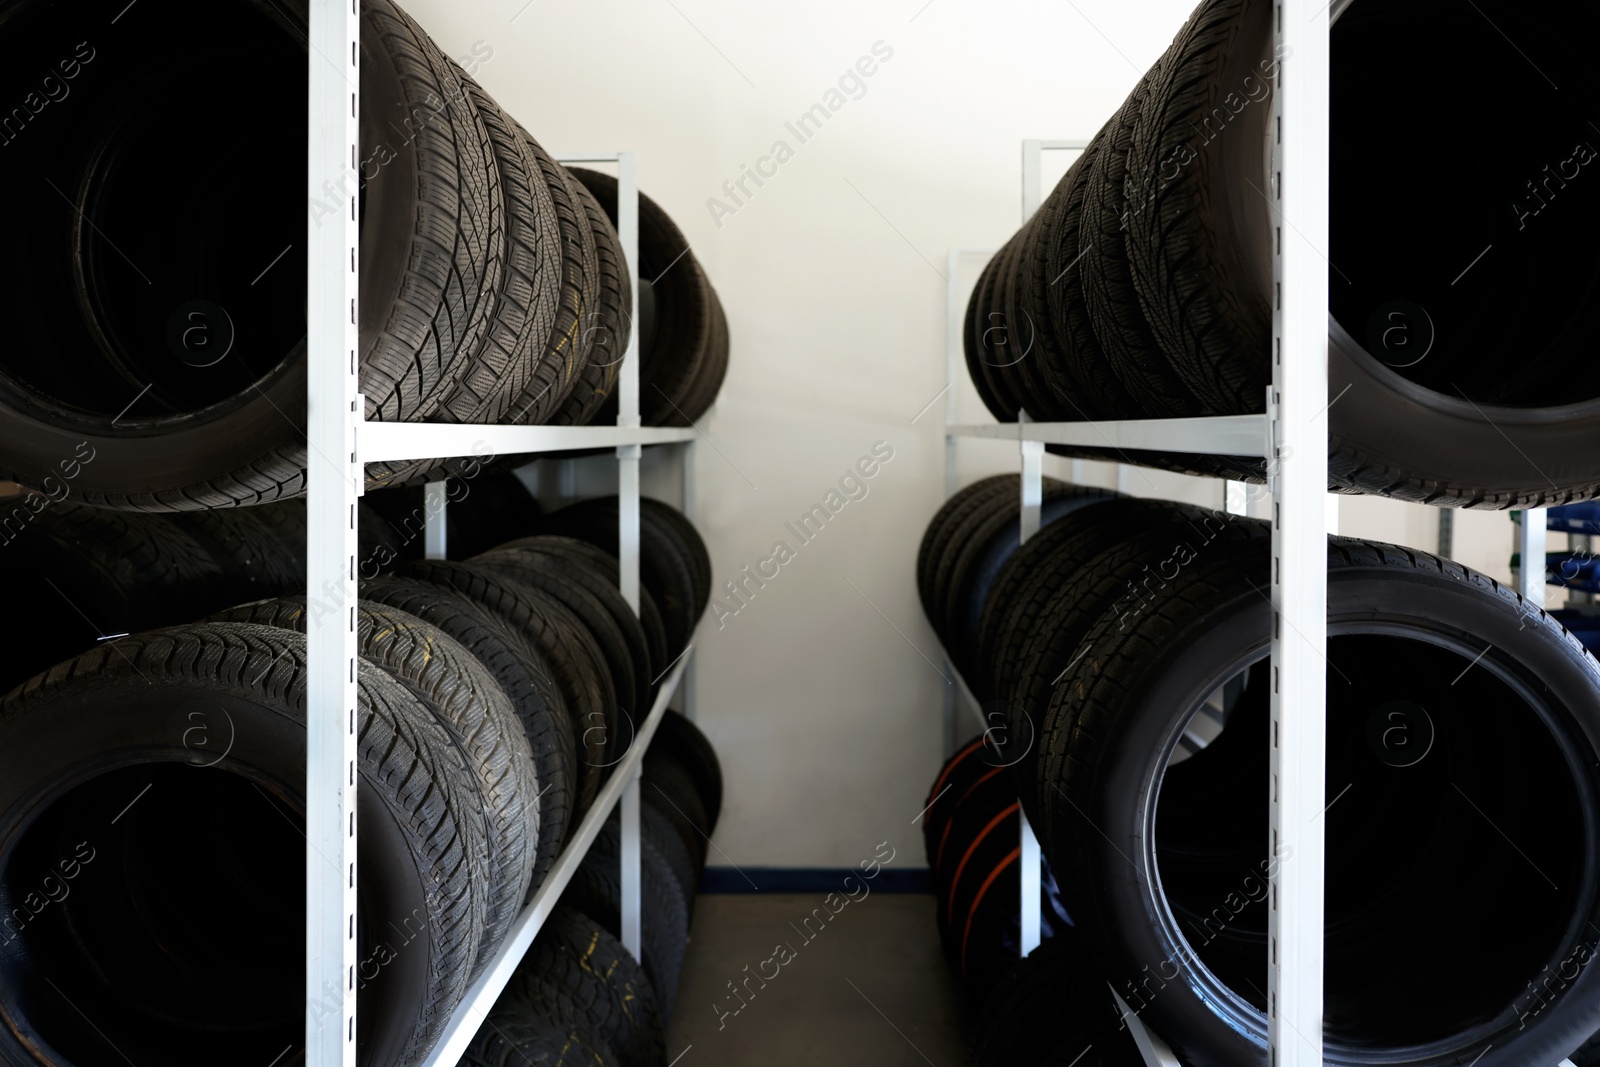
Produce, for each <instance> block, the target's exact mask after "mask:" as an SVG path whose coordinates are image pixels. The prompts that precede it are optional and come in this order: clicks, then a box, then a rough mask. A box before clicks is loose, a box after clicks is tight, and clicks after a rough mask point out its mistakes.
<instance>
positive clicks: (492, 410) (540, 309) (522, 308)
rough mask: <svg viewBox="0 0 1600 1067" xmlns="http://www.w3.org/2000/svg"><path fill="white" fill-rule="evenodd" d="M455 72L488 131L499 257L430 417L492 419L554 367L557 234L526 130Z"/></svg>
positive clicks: (410, 468) (401, 474)
mask: <svg viewBox="0 0 1600 1067" xmlns="http://www.w3.org/2000/svg"><path fill="white" fill-rule="evenodd" d="M456 74H457V77H458V78H459V79H460V82H461V85H462V87H463V89H464V90H465V92H466V96H467V99H468V100H469V101H470V103H471V105H472V107H473V109H474V111H475V112H476V113H477V115H478V117H479V119H480V120H482V122H483V125H484V130H485V131H486V133H487V134H488V137H489V144H490V147H491V149H492V151H493V154H494V164H495V170H496V172H497V173H498V175H499V179H500V191H501V195H502V198H503V200H504V203H505V214H504V218H503V225H504V235H503V240H504V246H505V264H504V269H503V271H502V272H501V279H500V289H499V292H498V293H497V294H496V298H495V302H494V310H493V315H492V318H491V321H490V323H489V327H488V329H487V331H486V333H485V335H484V338H483V343H482V344H481V345H479V346H478V347H477V348H476V349H475V350H474V351H472V352H471V353H470V358H469V359H467V360H466V361H465V363H464V365H463V366H462V368H461V372H460V375H459V377H458V378H457V380H456V381H455V382H454V384H453V385H452V386H451V387H450V389H449V390H448V391H447V392H446V393H445V394H444V395H443V396H442V397H441V398H440V401H439V405H438V408H437V409H436V410H435V411H434V413H433V418H434V419H435V420H436V421H441V422H464V423H493V422H499V421H500V420H501V419H503V418H504V417H505V416H506V415H507V414H508V413H509V411H510V409H511V404H512V402H513V401H514V400H515V399H516V398H517V397H518V396H521V395H523V394H524V393H525V392H530V393H537V392H539V391H541V390H543V389H545V388H547V387H548V386H549V385H550V384H551V383H552V382H553V381H554V379H555V377H556V375H557V373H558V371H559V368H557V367H554V366H553V365H552V362H551V361H550V360H549V359H547V358H546V356H547V353H546V352H545V348H544V345H545V342H546V340H547V339H548V338H549V337H550V332H551V330H552V329H553V328H554V326H555V315H556V300H557V298H558V296H559V294H560V292H561V283H560V279H561V243H560V242H561V235H560V230H559V227H558V225H557V223H556V208H555V202H554V201H553V200H552V199H551V195H550V189H549V186H547V185H546V184H545V180H544V175H543V173H542V172H541V171H540V168H539V164H538V161H537V160H536V159H535V158H534V156H533V152H532V150H531V149H530V148H529V140H530V138H529V137H528V134H527V131H526V130H524V129H523V128H522V127H521V126H520V125H518V123H517V121H516V120H515V119H513V118H512V117H511V116H510V115H508V114H506V112H505V111H504V110H503V109H502V108H501V107H500V105H499V104H498V103H496V102H495V100H494V98H493V97H492V96H490V95H489V94H488V92H487V91H485V90H484V88H483V87H482V86H481V85H479V84H478V83H477V82H476V81H474V80H473V79H472V77H471V76H470V75H468V74H467V73H466V72H465V71H464V70H461V69H460V68H459V67H457V68H456ZM442 466H443V464H441V463H440V462H437V461H432V460H418V461H414V462H406V463H401V464H395V465H389V464H381V463H374V464H368V466H367V476H368V478H369V480H371V481H375V482H377V483H379V484H383V485H400V484H405V483H407V482H408V481H411V480H414V479H416V478H417V477H418V476H419V475H423V474H431V473H434V472H437V471H438V470H440V469H441V468H442Z"/></svg>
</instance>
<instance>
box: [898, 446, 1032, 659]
mask: <svg viewBox="0 0 1600 1067" xmlns="http://www.w3.org/2000/svg"><path fill="white" fill-rule="evenodd" d="M1016 484H1017V481H1016V475H1012V474H991V475H990V476H989V477H987V478H980V479H978V480H977V481H975V482H973V483H972V484H971V485H968V486H964V487H963V488H961V489H959V490H957V491H956V492H955V493H953V494H951V496H950V499H948V500H946V501H945V502H944V503H943V504H941V505H940V506H939V510H938V511H936V512H934V513H933V518H931V519H929V520H928V526H927V529H925V530H924V531H923V532H922V542H921V544H920V545H919V546H918V548H917V595H918V598H919V599H920V600H921V601H922V613H923V614H924V615H926V616H927V617H928V625H930V626H932V627H933V630H934V632H935V633H939V634H940V639H941V640H943V636H944V635H943V634H942V633H940V627H941V625H942V621H943V618H944V611H943V606H942V604H941V602H940V600H939V598H938V596H937V594H936V593H935V583H936V582H937V581H938V578H939V561H940V560H941V559H942V558H943V557H944V552H945V548H946V546H948V545H949V544H950V540H951V538H953V537H954V536H955V532H956V527H957V526H958V525H959V524H960V522H961V521H962V520H963V519H964V518H965V517H966V516H967V515H969V514H970V513H971V512H972V511H973V510H974V509H975V508H982V507H987V506H988V504H989V502H990V501H992V500H996V499H998V498H999V497H1000V496H1001V495H1002V494H1004V493H1005V492H1007V491H1008V489H1011V488H1013V487H1015V486H1016ZM1019 493H1020V491H1019ZM1019 499H1020V496H1019Z"/></svg>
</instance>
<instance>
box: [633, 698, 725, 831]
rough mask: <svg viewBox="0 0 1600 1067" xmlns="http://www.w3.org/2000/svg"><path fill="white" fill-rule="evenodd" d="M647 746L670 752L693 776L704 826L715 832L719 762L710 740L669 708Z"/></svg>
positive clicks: (719, 799) (719, 803)
mask: <svg viewBox="0 0 1600 1067" xmlns="http://www.w3.org/2000/svg"><path fill="white" fill-rule="evenodd" d="M650 747H651V748H652V749H653V750H654V751H656V752H665V753H669V754H671V756H672V757H673V758H674V759H675V760H676V761H677V762H678V765H679V766H681V767H682V768H683V769H684V770H685V771H687V772H688V773H689V775H690V776H691V777H692V778H693V779H694V784H695V791H696V792H697V793H698V794H699V795H700V801H701V803H702V804H703V805H704V806H705V813H706V829H707V831H708V832H713V833H714V832H715V831H716V829H717V819H718V817H719V816H721V814H722V764H721V762H720V761H718V759H717V750H716V749H715V748H714V747H712V744H711V740H710V739H709V738H708V737H706V735H705V734H703V733H701V732H700V728H699V727H698V726H696V725H695V724H694V723H693V722H691V721H689V719H688V718H686V717H685V716H684V715H683V713H682V712H678V711H673V710H672V709H671V708H668V709H667V712H666V714H665V715H664V716H663V717H662V719H661V725H660V726H658V727H656V736H655V738H654V739H653V740H652V741H651V743H650Z"/></svg>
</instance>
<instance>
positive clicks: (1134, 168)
mask: <svg viewBox="0 0 1600 1067" xmlns="http://www.w3.org/2000/svg"><path fill="white" fill-rule="evenodd" d="M1275 10H1276V8H1275V7H1274V5H1273V4H1271V3H1269V2H1267V0H1203V2H1202V3H1200V4H1199V6H1198V7H1196V9H1195V11H1194V12H1193V14H1192V15H1191V17H1190V18H1189V20H1188V22H1187V23H1186V24H1185V25H1184V27H1183V28H1182V30H1181V31H1179V33H1178V34H1177V36H1176V37H1175V38H1174V40H1173V41H1172V44H1171V45H1170V46H1169V47H1168V48H1167V50H1166V51H1165V53H1164V54H1163V55H1162V56H1161V57H1160V59H1158V60H1157V62H1156V63H1155V65H1154V66H1152V67H1151V69H1150V70H1149V71H1148V72H1147V73H1146V74H1145V75H1144V77H1143V78H1141V79H1140V81H1139V83H1138V84H1137V85H1136V86H1135V87H1134V89H1133V91H1132V92H1131V93H1130V94H1129V95H1128V97H1127V99H1126V100H1125V101H1124V102H1123V104H1122V106H1121V107H1120V108H1119V109H1118V110H1117V111H1116V113H1115V114H1113V115H1112V116H1111V118H1110V119H1109V120H1108V121H1107V122H1106V124H1105V125H1104V126H1103V127H1101V129H1100V130H1099V131H1098V132H1097V133H1096V134H1095V136H1094V138H1093V139H1092V140H1091V141H1090V142H1089V143H1088V146H1087V148H1085V149H1084V151H1083V152H1082V153H1081V154H1080V155H1079V156H1078V158H1077V159H1076V161H1075V162H1074V163H1073V164H1072V166H1071V169H1069V170H1068V171H1067V174H1066V176H1065V177H1064V178H1063V179H1062V180H1061V181H1060V182H1059V184H1057V186H1056V187H1055V189H1054V190H1053V192H1051V194H1050V195H1049V197H1048V198H1047V199H1046V200H1045V201H1044V203H1043V204H1042V205H1041V206H1040V208H1039V210H1038V211H1037V212H1036V213H1035V214H1034V215H1033V216H1032V218H1030V219H1029V221H1028V222H1027V223H1026V224H1025V225H1024V226H1023V227H1022V228H1021V229H1020V230H1019V231H1018V232H1017V233H1016V234H1015V235H1014V236H1013V237H1012V238H1011V239H1010V240H1009V241H1008V242H1007V243H1006V244H1005V246H1004V247H1003V248H1002V249H1001V250H1000V251H999V253H998V254H996V255H995V256H994V257H993V258H992V259H991V260H990V261H989V263H988V265H987V266H986V267H985V269H984V271H983V273H982V275H981V277H980V278H979V280H978V282H977V286H976V288H975V289H974V291H973V293H972V296H971V298H970V301H969V303H968V305H967V314H966V326H965V331H964V336H965V346H966V357H967V364H968V368H969V371H970V373H971V377H972V381H973V383H974V384H975V385H976V386H977V389H978V392H979V394H980V396H981V397H982V399H983V401H984V403H985V404H986V405H987V406H988V408H989V409H990V410H991V411H992V412H993V413H994V414H995V415H996V417H998V418H999V419H1001V420H1002V421H1013V422H1014V421H1016V420H1017V418H1018V417H1019V411H1023V410H1025V411H1026V413H1027V414H1028V416H1029V417H1030V418H1032V419H1033V420H1035V421H1079V420H1107V419H1138V418H1170V417H1181V416H1207V415H1233V414H1243V413H1253V412H1261V411H1263V410H1265V407H1264V405H1265V401H1266V389H1267V385H1268V383H1269V382H1270V381H1271V380H1272V362H1273V361H1272V358H1271V350H1272V316H1273V311H1274V309H1275V308H1277V307H1278V301H1277V297H1276V295H1275V294H1276V292H1277V290H1276V289H1275V288H1274V286H1275V282H1274V275H1273V250H1274V242H1275V241H1276V242H1277V244H1278V245H1279V246H1281V245H1284V244H1286V243H1288V242H1290V241H1299V242H1303V243H1304V242H1310V243H1312V244H1313V245H1315V242H1314V241H1313V240H1312V239H1311V238H1308V237H1307V236H1306V235H1305V234H1304V233H1303V232H1302V230H1304V229H1306V228H1307V227H1306V224H1305V223H1302V225H1301V226H1300V227H1296V225H1295V220H1294V219H1293V218H1286V217H1285V216H1284V215H1283V214H1282V211H1281V204H1280V202H1279V200H1278V197H1279V196H1280V191H1279V185H1280V180H1279V179H1280V177H1281V170H1282V167H1281V165H1280V164H1279V163H1278V162H1277V161H1276V153H1277V152H1278V150H1279V148H1280V145H1281V142H1282V140H1283V138H1282V136H1281V133H1282V131H1281V127H1279V126H1277V125H1275V124H1274V119H1273V116H1274V114H1275V111H1274V109H1275V107H1276V99H1275V97H1276V92H1277V89H1278V86H1279V83H1280V79H1281V76H1282V71H1283V70H1284V69H1285V68H1286V67H1289V66H1292V64H1293V63H1294V59H1293V57H1292V55H1288V54H1286V53H1285V52H1284V51H1283V50H1282V47H1281V46H1279V47H1274V44H1273V12H1274V11H1275ZM1558 12H1559V14H1558ZM1474 14H1475V15H1476V16H1478V17H1474V18H1464V17H1461V16H1460V15H1459V13H1457V12H1455V11H1453V10H1450V9H1448V8H1447V7H1441V5H1439V4H1437V3H1436V2H1434V0H1401V2H1399V3H1394V4H1375V5H1366V4H1357V5H1353V6H1352V8H1351V9H1350V10H1349V11H1347V12H1342V13H1341V14H1340V16H1339V18H1338V21H1337V23H1336V24H1335V26H1334V27H1333V30H1332V72H1331V93H1332V116H1331V132H1330V149H1329V152H1328V158H1329V160H1330V164H1329V167H1330V176H1329V177H1330V183H1331V200H1330V203H1331V212H1330V219H1329V230H1328V232H1329V245H1328V247H1327V248H1322V247H1313V248H1311V249H1310V251H1309V254H1310V255H1312V256H1315V257H1318V258H1320V259H1321V260H1322V261H1324V262H1326V263H1327V264H1328V272H1329V275H1330V300H1329V303H1330V308H1329V310H1330V323H1329V338H1328V386H1329V388H1328V392H1329V396H1330V398H1336V399H1337V403H1334V404H1331V406H1330V407H1329V409H1328V411H1327V417H1328V421H1327V427H1328V431H1329V455H1328V459H1329V478H1330V483H1331V485H1330V488H1332V489H1333V490H1335V491H1342V492H1363V493H1381V494H1385V495H1389V496H1393V497H1397V498H1400V499H1404V500H1413V501H1420V502H1424V503H1429V504H1438V505H1448V506H1455V507H1484V508H1506V507H1518V506H1526V507H1539V506H1543V505H1545V504H1559V503H1562V502H1564V501H1568V500H1574V499H1584V498H1592V497H1594V496H1596V494H1600V456H1597V454H1596V453H1595V452H1594V450H1593V449H1592V448H1588V447H1587V446H1586V444H1585V442H1586V441H1592V440H1593V439H1594V436H1595V433H1596V432H1597V430H1600V415H1597V413H1596V411H1595V410H1594V406H1593V404H1592V398H1593V397H1594V396H1595V395H1596V393H1597V392H1600V381H1597V380H1596V376H1595V373H1594V371H1593V369H1592V367H1591V366H1590V362H1589V360H1588V357H1587V355H1586V349H1585V342H1584V340H1583V339H1584V338H1585V337H1587V336H1589V334H1590V333H1591V332H1592V326H1593V323H1594V321H1595V319H1596V318H1597V315H1600V300H1596V298H1595V295H1594V294H1595V292H1596V290H1595V282H1596V280H1597V279H1600V267H1597V266H1596V263H1595V261H1594V257H1593V256H1592V255H1591V254H1590V249H1591V248H1592V247H1593V238H1594V236H1595V234H1596V233H1597V232H1600V213H1597V212H1596V211H1595V210H1594V209H1593V207H1592V205H1591V204H1589V203H1588V202H1586V201H1580V200H1579V198H1577V197H1574V196H1571V195H1570V194H1568V195H1565V196H1562V195H1559V194H1560V193H1561V191H1562V190H1563V189H1565V188H1566V186H1567V184H1568V183H1569V182H1570V181H1572V180H1573V179H1575V178H1577V177H1578V175H1579V173H1580V171H1581V168H1582V167H1583V166H1584V165H1585V164H1586V163H1587V162H1588V161H1589V160H1590V159H1593V158H1594V156H1595V154H1596V153H1595V150H1594V149H1593V147H1591V146H1590V144H1589V143H1588V140H1587V139H1588V138H1589V136H1590V133H1589V128H1588V126H1587V124H1586V120H1585V117H1584V114H1583V112H1582V109H1581V107H1578V106H1576V105H1575V103H1574V102H1573V98H1572V97H1571V96H1570V94H1565V95H1563V94H1556V93H1554V92H1551V93H1550V94H1548V95H1543V94H1542V95H1541V97H1540V100H1539V102H1538V105H1537V106H1533V107H1530V106H1526V101H1524V102H1519V103H1516V104H1512V103H1510V102H1508V101H1505V100H1504V99H1503V98H1497V97H1496V94H1495V93H1494V92H1493V90H1492V88H1491V84H1492V82H1493V79H1492V78H1491V79H1489V80H1488V82H1486V83H1484V84H1482V85H1474V86H1460V85H1458V84H1457V83H1456V80H1455V79H1454V78H1452V77H1451V74H1450V71H1451V69H1452V68H1453V65H1454V64H1456V63H1458V62H1466V63H1469V64H1471V65H1473V66H1474V67H1476V68H1477V69H1482V70H1496V69H1499V68H1501V67H1504V66H1505V65H1506V64H1508V63H1511V64H1517V63H1518V62H1519V58H1518V57H1517V56H1515V55H1511V54H1509V53H1508V52H1507V50H1506V47H1505V41H1506V40H1507V39H1508V38H1507V37H1506V36H1505V35H1504V34H1509V35H1510V37H1511V38H1514V39H1516V40H1517V41H1518V42H1519V49H1524V51H1522V54H1521V59H1522V60H1526V61H1527V62H1529V63H1532V64H1533V65H1534V67H1535V69H1537V70H1539V71H1541V72H1547V74H1548V77H1549V78H1552V79H1554V80H1553V81H1550V82H1549V84H1550V86H1551V88H1552V90H1553V89H1554V86H1555V85H1556V84H1557V83H1560V84H1563V85H1583V86H1585V87H1586V89H1585V91H1588V90H1589V89H1590V88H1592V87H1593V86H1594V82H1595V76H1594V73H1593V69H1592V67H1591V66H1590V65H1589V64H1588V63H1587V60H1586V57H1585V56H1584V55H1583V53H1582V51H1581V49H1578V48H1576V47H1574V45H1573V43H1572V42H1573V38H1572V33H1573V31H1574V30H1575V29H1579V26H1580V25H1581V26H1582V27H1584V28H1588V29H1593V28H1595V27H1596V25H1600V18H1596V16H1595V15H1594V14H1593V13H1592V12H1591V13H1586V14H1585V15H1584V16H1582V21H1581V23H1579V24H1574V23H1572V22H1570V21H1569V18H1568V15H1569V13H1568V12H1567V11H1566V9H1565V8H1564V7H1562V6H1560V5H1546V4H1534V5H1528V4H1520V3H1514V2H1511V0H1494V2H1491V3H1489V4H1486V5H1482V6H1481V7H1480V9H1479V10H1478V11H1477V12H1474ZM1591 20H1592V21H1591ZM1502 30H1503V33H1502ZM1521 69H1523V70H1525V69H1526V68H1521ZM1541 88H1542V87H1541ZM1397 102H1401V103H1397ZM1417 116H1425V121H1426V122H1427V123H1428V124H1429V125H1430V127H1433V128H1439V129H1450V130H1454V131H1456V132H1457V133H1459V134H1460V135H1462V136H1467V135H1469V132H1468V131H1469V129H1470V128H1472V126H1473V124H1476V123H1479V122H1482V121H1483V120H1485V119H1487V118H1491V117H1496V116H1497V117H1500V118H1503V119H1504V120H1505V123H1506V127H1507V128H1512V129H1514V132H1513V133H1512V134H1511V136H1510V137H1508V138H1507V139H1506V140H1505V141H1503V142H1497V143H1496V146H1495V151H1494V152H1492V153H1489V154H1488V156H1487V157H1486V158H1485V159H1484V160H1483V167H1484V169H1483V170H1482V171H1481V172H1480V174H1479V176H1480V177H1481V179H1482V180H1481V182H1477V183H1474V184H1472V185H1470V186H1467V185H1461V184H1452V183H1443V185H1442V187H1441V188H1437V189H1432V190H1430V193H1429V195H1427V196H1422V197H1395V196H1393V195H1392V194H1393V189H1392V185H1391V183H1390V181H1389V180H1388V176H1387V173H1386V171H1385V170H1384V168H1374V167H1373V166H1372V165H1371V161H1372V160H1374V159H1380V158H1381V159H1384V160H1386V161H1387V162H1388V163H1390V164H1393V165H1394V166H1396V167H1397V168H1399V170H1400V171H1402V172H1405V171H1415V172H1421V171H1422V170H1423V169H1425V168H1426V161H1428V160H1431V159H1435V158H1437V152H1438V150H1439V147H1440V146H1439V145H1436V144H1432V143H1423V142H1422V141H1419V140H1417V139H1415V138H1413V137H1411V136H1410V134H1411V132H1412V130H1413V128H1414V126H1413V123H1414V122H1415V121H1416V118H1417ZM1270 131H1276V133H1275V134H1274V135H1273V136H1269V132H1270ZM1574 144H1576V147H1574ZM1402 146H1403V147H1402ZM1397 152H1398V153H1399V154H1398V155H1396V153H1397ZM1290 214H1293V212H1292V210H1291V212H1290ZM1535 219H1537V223H1535ZM1397 247H1399V248H1404V249H1406V254H1404V255H1395V254H1394V250H1395V249H1396V248H1397ZM1513 307H1516V308H1533V307H1538V308H1539V309H1541V311H1540V319H1541V321H1540V322H1538V323H1537V324H1536V325H1530V324H1529V323H1528V321H1527V320H1526V318H1525V317H1520V316H1508V315H1505V314H1503V310H1504V309H1506V308H1513ZM1507 351H1517V352H1519V353H1524V354H1525V358H1522V359H1519V360H1517V361H1515V363H1514V364H1513V363H1508V362H1507V361H1506V360H1505V358H1504V353H1505V352H1507ZM1060 451H1063V452H1068V453H1070V454H1075V455H1085V456H1089V457H1092V458H1099V459H1108V460H1124V461H1132V462H1139V463H1144V464H1148V465H1153V466H1162V467H1167V468H1170V469H1175V470H1180V471H1190V472H1198V473H1202V474H1211V475H1220V476H1225V477H1233V478H1242V479H1247V480H1253V481H1261V480H1263V477H1264V475H1265V473H1266V471H1265V469H1264V467H1263V465H1262V463H1261V461H1259V460H1253V459H1248V458H1245V457H1237V456H1203V455H1202V456H1197V455H1172V454H1165V453H1155V452H1136V453H1123V452H1121V451H1119V450H1117V449H1114V448H1087V449H1066V448H1062V449H1060ZM1280 458H1282V459H1285V460H1290V461H1292V459H1291V457H1287V456H1285V457H1280Z"/></svg>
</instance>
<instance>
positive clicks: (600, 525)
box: [540, 496, 711, 662]
mask: <svg viewBox="0 0 1600 1067" xmlns="http://www.w3.org/2000/svg"><path fill="white" fill-rule="evenodd" d="M617 519H618V507H617V498H616V497H614V496H609V497H595V498H593V499H590V500H584V501H581V502H580V503H577V504H572V505H570V506H568V507H565V508H562V509H561V510H560V511H556V512H552V513H551V514H550V515H548V516H546V518H545V520H544V521H543V522H542V523H541V524H540V529H541V532H545V533H553V534H561V535H563V536H566V537H575V538H577V539H578V540H580V541H587V542H589V543H590V544H592V545H596V546H598V547H600V548H602V549H604V550H605V551H607V552H609V553H611V554H612V555H613V556H615V555H616V554H617ZM639 582H640V584H641V585H643V586H644V587H645V588H646V589H649V590H650V594H651V596H653V597H654V598H655V601H656V606H657V607H658V608H660V610H661V617H662V624H663V625H664V626H665V628H666V637H667V653H668V662H671V661H672V660H675V659H677V657H678V656H679V655H680V654H681V653H682V652H683V650H684V648H685V647H687V645H688V641H689V636H690V635H691V634H692V633H694V628H695V625H696V624H697V623H698V622H699V621H700V616H701V615H703V614H705V608H706V604H707V603H709V602H710V599H711V559H710V555H709V554H708V553H707V552H706V547H705V542H704V541H702V540H701V539H700V534H699V533H698V532H697V531H696V530H695V528H694V526H693V524H691V523H690V522H689V520H688V519H686V518H684V517H683V513H682V512H680V511H678V510H677V509H676V508H673V507H671V506H669V505H667V504H663V503H661V502H660V501H658V500H652V499H650V498H649V497H645V498H642V499H641V500H640V501H639Z"/></svg>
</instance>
